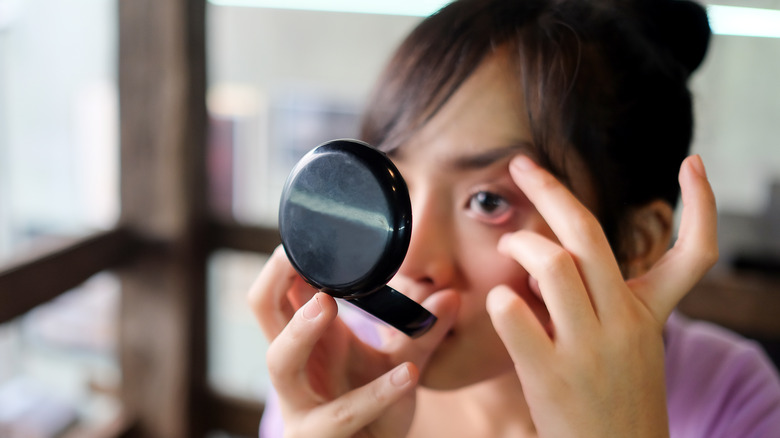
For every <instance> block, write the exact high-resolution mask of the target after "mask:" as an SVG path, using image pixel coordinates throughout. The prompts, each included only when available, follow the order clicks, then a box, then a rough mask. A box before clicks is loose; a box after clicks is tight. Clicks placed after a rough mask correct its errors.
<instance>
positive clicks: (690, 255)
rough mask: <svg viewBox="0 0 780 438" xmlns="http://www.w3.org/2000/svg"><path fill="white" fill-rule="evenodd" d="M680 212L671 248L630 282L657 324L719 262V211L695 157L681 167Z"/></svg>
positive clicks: (698, 159) (664, 318) (697, 158)
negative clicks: (678, 225)
mask: <svg viewBox="0 0 780 438" xmlns="http://www.w3.org/2000/svg"><path fill="white" fill-rule="evenodd" d="M679 180H680V189H681V192H682V203H683V210H682V216H681V221H680V229H679V237H678V238H677V241H676V242H675V244H674V246H673V247H672V248H671V249H670V250H669V251H668V252H667V253H666V254H664V256H663V257H662V258H661V259H660V260H659V261H658V262H657V263H656V264H655V265H654V266H653V267H652V268H651V269H650V270H649V271H648V272H647V273H646V274H645V275H643V276H641V277H639V278H637V279H633V280H631V281H629V283H628V284H629V286H630V287H631V289H632V290H633V291H634V292H635V293H636V294H637V296H639V297H640V299H642V301H643V302H644V303H645V305H646V306H647V307H648V308H649V309H650V310H651V311H652V312H653V314H654V315H655V316H656V318H658V320H659V321H665V320H666V318H667V317H668V316H669V313H671V311H672V309H673V308H674V307H675V306H676V305H677V303H678V302H679V301H680V300H681V299H682V297H683V296H685V294H686V293H688V291H689V290H691V288H692V287H693V286H694V285H695V284H696V282H698V281H699V280H700V279H701V277H702V276H704V274H705V273H706V272H707V270H709V269H710V268H711V267H712V265H714V264H715V262H716V261H717V259H718V219H717V218H718V211H717V206H716V204H715V195H714V194H713V192H712V188H711V187H710V183H709V181H707V175H706V172H705V170H704V164H703V163H702V161H701V157H699V156H698V155H696V156H691V157H688V158H686V159H685V161H683V164H682V166H681V168H680V177H679Z"/></svg>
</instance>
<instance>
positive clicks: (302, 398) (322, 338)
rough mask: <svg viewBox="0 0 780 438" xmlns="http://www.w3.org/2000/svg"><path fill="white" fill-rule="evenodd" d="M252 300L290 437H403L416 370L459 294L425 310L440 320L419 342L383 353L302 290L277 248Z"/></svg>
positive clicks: (445, 326)
mask: <svg viewBox="0 0 780 438" xmlns="http://www.w3.org/2000/svg"><path fill="white" fill-rule="evenodd" d="M249 302H250V305H251V307H252V310H253V312H254V313H255V316H256V317H257V319H258V320H259V322H260V326H261V328H262V330H263V333H264V334H265V336H266V338H267V339H268V341H269V342H270V346H269V349H268V353H267V364H268V371H269V375H270V378H271V382H272V384H273V385H274V388H275V389H276V391H277V393H278V395H279V403H280V410H281V413H282V417H283V419H284V427H285V436H287V437H312V436H317V437H348V436H355V435H357V436H369V437H401V436H406V434H407V433H408V431H409V428H410V426H411V423H412V419H413V416H414V409H415V391H414V388H415V387H416V385H417V380H418V377H419V372H420V369H421V368H422V367H424V366H425V363H426V362H427V360H428V358H429V357H430V355H431V354H432V353H433V351H434V350H435V348H436V347H437V346H438V345H439V343H440V342H441V340H442V339H443V338H444V336H445V335H446V333H447V331H448V330H449V328H450V326H451V325H452V323H453V322H454V318H455V315H456V314H457V306H458V296H457V295H456V294H455V293H452V292H441V293H436V294H433V295H432V296H430V297H429V298H428V299H427V300H426V301H425V302H424V303H423V305H424V306H425V307H426V308H428V310H430V311H431V312H433V313H434V314H436V315H437V316H438V317H439V320H438V321H437V323H436V324H435V325H434V327H433V328H432V329H431V330H430V331H429V332H428V333H426V334H425V335H424V336H422V337H421V338H419V339H416V340H412V339H410V338H407V337H406V336H392V337H391V339H390V340H389V341H388V342H387V343H386V345H383V346H382V347H381V349H375V348H373V347H371V346H369V345H367V344H365V343H364V342H362V341H361V340H360V339H358V338H357V337H356V336H355V335H354V334H353V333H352V331H351V330H350V329H349V327H347V326H346V325H345V324H344V323H343V322H342V321H341V320H340V319H338V318H337V313H338V308H337V305H336V302H335V299H334V298H332V297H331V296H329V295H327V294H324V293H317V291H316V290H314V289H313V288H312V287H311V286H309V285H308V284H306V283H305V282H304V281H303V280H302V279H301V278H300V276H298V274H297V273H296V272H295V270H294V269H293V268H292V266H291V265H290V263H289V261H288V260H287V256H286V254H285V252H284V250H283V249H282V247H279V248H277V250H276V251H275V252H274V254H273V255H272V256H271V258H270V259H269V260H268V262H267V263H266V266H265V267H264V268H263V270H262V272H261V273H260V276H259V277H258V279H257V280H256V281H255V283H254V284H253V285H252V289H251V291H250V293H249Z"/></svg>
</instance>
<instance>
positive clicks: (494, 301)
mask: <svg viewBox="0 0 780 438" xmlns="http://www.w3.org/2000/svg"><path fill="white" fill-rule="evenodd" d="M517 299H519V297H518V296H517V294H515V293H514V292H513V291H512V290H511V289H510V288H509V287H507V286H505V285H498V286H496V287H494V288H493V289H492V290H491V291H490V292H488V296H487V303H486V306H487V311H488V313H490V314H491V315H497V314H499V313H501V312H505V311H506V310H507V309H508V308H509V307H510V306H512V305H513V303H514V302H515V300H517Z"/></svg>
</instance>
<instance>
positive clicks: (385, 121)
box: [361, 0, 710, 260]
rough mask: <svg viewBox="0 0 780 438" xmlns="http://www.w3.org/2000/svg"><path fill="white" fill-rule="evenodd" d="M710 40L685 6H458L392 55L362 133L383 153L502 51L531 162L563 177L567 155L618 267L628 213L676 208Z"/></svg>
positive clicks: (462, 2)
mask: <svg viewBox="0 0 780 438" xmlns="http://www.w3.org/2000/svg"><path fill="white" fill-rule="evenodd" d="M709 37H710V28H709V24H708V21H707V16H706V13H705V11H704V9H703V8H702V7H701V6H699V5H697V4H695V3H691V2H688V1H682V0H631V1H627V0H624V1H621V0H603V1H597V0H590V1H589V0H557V1H556V0H458V1H455V2H453V3H451V4H449V5H447V6H446V7H444V8H442V9H441V10H440V11H439V12H437V13H435V14H433V15H432V16H430V17H428V18H427V19H426V20H424V21H423V22H422V23H421V24H420V25H419V26H418V27H417V28H415V30H414V31H413V32H412V33H411V34H410V35H409V36H408V37H407V39H406V40H405V41H404V42H403V43H402V44H401V46H400V47H399V49H398V50H397V51H396V53H395V55H394V56H393V58H392V59H391V60H390V63H389V64H388V66H387V67H386V69H385V71H384V73H383V75H382V76H381V77H380V80H379V82H378V85H377V88H376V90H375V93H374V96H373V99H372V100H371V101H370V102H369V105H368V107H367V111H366V113H365V115H364V120H363V127H362V133H361V137H362V139H363V140H365V141H366V142H368V143H370V144H374V145H377V146H378V147H380V148H382V149H384V150H392V149H394V148H396V147H398V146H399V145H401V144H403V143H404V142H405V141H406V140H407V139H408V138H409V137H410V136H411V135H413V134H414V133H415V132H416V130H418V129H419V128H420V127H422V126H423V125H424V124H425V123H426V122H427V121H428V120H430V119H431V118H432V117H433V116H434V115H435V114H436V113H437V111H438V110H439V109H440V108H441V107H442V106H443V105H444V104H445V103H446V102H447V101H448V99H449V97H450V96H452V94H453V93H455V91H456V90H457V89H458V88H459V87H460V85H461V84H462V83H463V82H464V81H465V80H466V79H467V78H468V77H469V76H470V75H471V74H472V72H474V70H476V68H477V67H478V66H479V65H480V64H481V62H482V60H484V59H485V58H486V57H487V56H488V55H490V54H491V53H493V52H495V50H496V49H497V48H499V47H508V48H509V49H510V50H509V53H510V56H511V57H512V58H513V59H512V62H513V63H514V65H515V66H516V68H517V77H518V83H519V85H520V86H521V87H522V91H523V94H524V96H525V99H526V107H527V108H528V111H529V117H530V121H531V129H532V135H533V141H534V146H535V147H536V148H537V149H538V157H537V159H539V161H540V164H542V165H543V166H545V167H547V168H548V169H550V170H551V171H552V172H553V173H555V174H557V175H558V176H559V177H561V178H562V179H563V180H564V181H568V179H567V178H566V175H565V171H564V169H565V159H566V158H565V157H566V156H567V155H569V154H568V153H566V151H571V150H572V148H573V149H574V151H575V153H576V155H577V156H578V157H580V158H581V159H582V160H583V162H584V164H585V166H586V167H587V168H588V169H589V171H590V173H591V175H590V176H591V180H592V181H593V183H594V187H595V189H596V193H597V198H598V206H596V209H595V210H596V211H595V212H594V213H595V214H596V215H597V216H598V218H599V220H600V222H601V224H602V227H603V228H604V230H605V233H606V234H607V237H608V238H609V240H610V242H611V244H612V247H613V250H614V251H615V252H616V255H617V257H618V259H619V260H620V258H621V254H620V253H621V249H620V243H621V241H620V234H621V230H620V225H621V223H622V221H623V219H624V218H625V217H626V214H628V213H629V212H630V211H631V209H632V208H634V207H637V206H640V205H643V204H645V203H647V202H650V201H652V200H656V199H662V200H665V201H667V202H668V203H669V204H671V205H672V206H674V205H675V204H676V201H677V197H678V195H679V186H678V184H677V178H676V176H677V172H678V170H679V167H680V164H681V162H682V160H683V159H684V158H685V156H686V155H687V154H688V149H689V146H690V143H691V139H692V132H693V115H692V112H693V110H692V102H691V96H690V92H689V90H688V86H687V81H688V77H689V75H690V74H691V73H692V72H693V71H694V70H695V69H696V68H697V67H698V66H699V64H700V63H701V62H702V60H703V58H704V54H705V53H706V50H707V45H708V42H709Z"/></svg>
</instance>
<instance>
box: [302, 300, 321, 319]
mask: <svg viewBox="0 0 780 438" xmlns="http://www.w3.org/2000/svg"><path fill="white" fill-rule="evenodd" d="M320 312H322V306H320V299H319V297H318V296H317V295H314V298H312V299H310V300H309V302H308V303H306V305H305V306H303V317H304V318H305V319H314V318H316V317H317V315H319V314H320Z"/></svg>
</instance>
